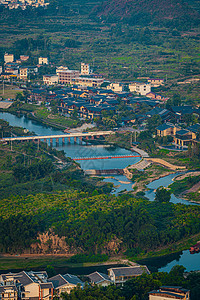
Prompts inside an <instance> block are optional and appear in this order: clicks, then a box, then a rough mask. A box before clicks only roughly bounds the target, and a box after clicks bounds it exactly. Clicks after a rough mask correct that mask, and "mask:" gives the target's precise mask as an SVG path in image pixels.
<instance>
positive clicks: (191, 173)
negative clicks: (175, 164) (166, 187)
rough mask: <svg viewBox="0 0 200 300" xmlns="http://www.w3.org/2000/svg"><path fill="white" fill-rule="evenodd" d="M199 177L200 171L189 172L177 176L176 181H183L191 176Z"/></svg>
mask: <svg viewBox="0 0 200 300" xmlns="http://www.w3.org/2000/svg"><path fill="white" fill-rule="evenodd" d="M199 175H200V171H194V172H189V173H186V174H182V175H179V176H177V177H176V178H175V181H178V180H183V179H184V178H186V177H189V176H199Z"/></svg>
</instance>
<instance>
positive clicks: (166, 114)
mask: <svg viewBox="0 0 200 300" xmlns="http://www.w3.org/2000/svg"><path fill="white" fill-rule="evenodd" d="M146 115H147V117H149V118H151V117H153V116H154V115H159V116H160V117H161V119H162V120H163V121H170V120H171V119H173V118H174V113H173V112H171V111H169V110H168V109H165V108H160V107H154V108H153V109H152V110H150V111H148V112H147V113H146Z"/></svg>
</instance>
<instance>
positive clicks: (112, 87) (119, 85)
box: [107, 82, 124, 93]
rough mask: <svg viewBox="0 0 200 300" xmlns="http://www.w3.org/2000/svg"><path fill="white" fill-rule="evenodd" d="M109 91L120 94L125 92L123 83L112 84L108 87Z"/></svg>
mask: <svg viewBox="0 0 200 300" xmlns="http://www.w3.org/2000/svg"><path fill="white" fill-rule="evenodd" d="M107 89H108V90H112V91H113V92H116V93H119V92H123V90H124V85H123V84H122V83H119V82H118V83H114V82H112V83H111V84H109V85H108V86H107Z"/></svg>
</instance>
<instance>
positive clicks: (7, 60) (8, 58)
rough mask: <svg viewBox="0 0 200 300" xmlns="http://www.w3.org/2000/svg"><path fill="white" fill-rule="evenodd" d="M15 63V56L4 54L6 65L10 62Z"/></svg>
mask: <svg viewBox="0 0 200 300" xmlns="http://www.w3.org/2000/svg"><path fill="white" fill-rule="evenodd" d="M13 61H14V54H8V53H5V54H4V63H5V64H7V63H9V62H13Z"/></svg>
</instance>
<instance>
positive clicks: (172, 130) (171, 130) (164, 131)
mask: <svg viewBox="0 0 200 300" xmlns="http://www.w3.org/2000/svg"><path fill="white" fill-rule="evenodd" d="M156 130H157V136H161V137H163V136H167V135H175V134H176V132H177V131H178V130H180V128H178V127H176V126H175V125H174V124H172V123H169V122H166V123H164V124H162V125H160V126H158V127H157V128H156Z"/></svg>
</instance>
